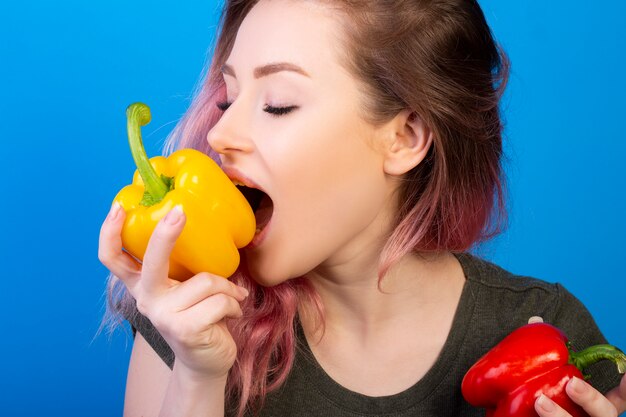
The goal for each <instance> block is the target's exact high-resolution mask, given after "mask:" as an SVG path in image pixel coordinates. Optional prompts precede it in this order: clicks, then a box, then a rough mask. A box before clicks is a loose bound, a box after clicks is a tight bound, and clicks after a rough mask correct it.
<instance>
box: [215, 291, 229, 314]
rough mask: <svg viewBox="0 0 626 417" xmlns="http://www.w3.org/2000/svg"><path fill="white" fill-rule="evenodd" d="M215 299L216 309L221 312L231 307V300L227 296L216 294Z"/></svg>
mask: <svg viewBox="0 0 626 417" xmlns="http://www.w3.org/2000/svg"><path fill="white" fill-rule="evenodd" d="M213 297H214V298H213V303H214V304H215V308H217V309H219V310H221V311H223V310H226V309H227V308H228V306H229V305H230V300H231V298H230V297H229V296H227V295H226V294H223V293H219V294H215V295H214V296H213Z"/></svg>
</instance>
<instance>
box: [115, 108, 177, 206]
mask: <svg viewBox="0 0 626 417" xmlns="http://www.w3.org/2000/svg"><path fill="white" fill-rule="evenodd" d="M126 118H127V130H128V144H129V145H130V152H131V153H132V155H133V160H134V161H135V165H137V170H138V171H139V175H141V179H142V180H143V183H144V187H145V192H144V195H143V199H142V200H141V202H140V203H139V204H141V205H142V206H147V207H149V206H152V205H155V204H157V203H158V202H159V201H161V200H163V197H165V195H166V194H167V193H168V192H170V191H171V190H172V189H173V188H174V182H173V178H171V177H166V176H164V175H161V176H159V174H157V172H156V171H155V169H154V168H153V167H152V165H151V164H150V160H149V159H148V155H147V154H146V149H145V148H144V147H143V142H142V140H141V126H145V125H147V124H148V123H150V119H151V115H150V108H149V107H148V106H146V105H145V104H143V103H133V104H131V105H130V106H128V108H127V109H126Z"/></svg>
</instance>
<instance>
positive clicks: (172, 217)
mask: <svg viewBox="0 0 626 417" xmlns="http://www.w3.org/2000/svg"><path fill="white" fill-rule="evenodd" d="M182 217H183V207H182V206H181V205H180V204H177V205H175V206H174V208H173V209H171V210H170V211H169V213H167V215H166V216H165V217H164V218H163V221H164V222H165V223H167V224H169V225H175V224H176V223H178V221H179V220H180V219H181V218H182Z"/></svg>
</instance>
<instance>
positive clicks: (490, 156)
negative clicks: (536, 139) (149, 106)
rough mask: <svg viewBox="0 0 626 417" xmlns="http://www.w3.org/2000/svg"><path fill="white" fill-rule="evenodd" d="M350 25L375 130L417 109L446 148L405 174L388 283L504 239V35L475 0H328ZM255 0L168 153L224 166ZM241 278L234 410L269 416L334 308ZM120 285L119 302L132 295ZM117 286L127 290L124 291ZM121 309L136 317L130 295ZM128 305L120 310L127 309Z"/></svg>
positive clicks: (235, 18) (232, 9)
mask: <svg viewBox="0 0 626 417" xmlns="http://www.w3.org/2000/svg"><path fill="white" fill-rule="evenodd" d="M324 3H329V4H334V5H337V6H338V8H339V9H340V10H341V11H343V12H344V13H346V14H345V15H349V16H350V19H343V20H342V23H343V24H344V29H345V31H344V33H343V36H344V38H342V41H343V50H344V51H348V53H347V54H345V56H344V59H345V61H344V62H343V64H344V65H345V66H346V68H348V69H349V70H350V71H351V73H352V74H354V75H355V77H356V78H357V79H359V80H361V81H363V85H364V86H365V87H366V88H365V90H364V98H363V103H362V109H363V117H364V119H365V120H368V121H370V122H371V123H372V124H373V125H376V124H379V123H382V122H385V121H387V120H390V118H392V117H393V116H395V115H396V114H397V113H398V112H399V111H401V110H403V109H405V108H410V109H412V110H414V111H415V112H416V113H417V114H419V115H420V116H421V117H422V118H423V119H424V121H425V122H426V123H427V124H428V125H429V126H430V127H431V129H432V131H433V134H434V146H433V147H432V148H431V149H430V151H429V154H428V156H427V158H426V159H425V160H424V161H423V162H422V163H421V164H419V165H418V166H417V167H415V168H414V169H413V170H412V171H411V172H409V173H408V174H407V175H406V176H405V178H404V179H405V181H404V185H403V186H401V188H400V190H399V194H398V196H399V200H398V201H399V211H398V215H397V219H396V227H395V230H394V231H393V233H392V234H391V236H390V237H389V239H388V241H387V244H386V246H385V247H384V249H383V251H382V253H381V257H380V260H379V271H378V276H379V283H380V280H382V279H383V277H384V275H385V274H386V272H387V271H388V270H389V268H390V267H391V266H392V265H393V264H394V263H395V262H397V261H398V260H399V259H400V258H402V257H403V256H404V255H406V254H407V253H409V252H420V251H421V252H439V251H452V252H462V251H466V250H468V249H469V248H471V247H472V245H474V244H476V243H479V242H481V241H484V240H487V239H488V238H490V237H492V236H493V235H495V234H497V233H499V231H500V229H499V227H500V223H501V222H502V220H503V219H504V218H505V214H506V213H505V210H504V189H503V188H504V181H503V180H502V179H501V176H502V169H501V166H500V158H501V154H502V137H501V131H502V124H501V120H500V115H499V110H498V102H499V99H500V97H501V94H502V91H503V89H504V87H505V85H506V80H507V75H508V61H507V59H506V56H505V55H504V53H503V52H502V51H501V50H499V49H498V48H497V46H496V44H495V42H494V40H493V39H492V36H491V32H490V30H489V28H488V26H487V24H486V22H485V20H484V16H483V14H482V11H481V10H480V7H479V6H478V4H477V3H476V2H475V1H473V0H448V1H444V0H440V1H417V0H413V1H409V0H388V1H385V2H380V1H379V0H370V1H366V0H343V1H340V0H337V1H331V0H326V1H324ZM255 4H256V1H255V0H227V1H226V4H225V6H224V10H223V14H222V16H221V20H220V27H221V30H220V34H219V38H218V40H217V44H216V49H215V53H214V55H213V62H212V64H211V65H210V66H209V68H208V74H206V77H203V78H204V81H203V83H202V85H201V86H200V89H199V90H198V91H197V92H196V94H195V98H194V100H193V102H192V104H191V106H190V108H189V110H188V111H187V113H186V114H185V116H184V117H183V118H182V119H181V121H180V122H179V124H178V125H177V126H176V128H175V129H174V131H173V132H172V134H171V135H170V137H169V138H168V141H167V143H166V146H165V153H166V154H168V153H171V152H172V151H173V150H174V149H178V148H194V149H198V150H201V151H203V152H206V153H207V154H209V155H211V156H212V157H213V158H214V159H215V160H216V161H217V162H218V163H219V158H217V155H215V153H214V152H213V151H212V150H211V149H210V148H209V146H208V143H207V140H206V136H207V133H208V132H209V131H210V129H211V128H212V127H213V126H214V125H215V124H216V123H217V121H218V120H219V118H220V116H221V111H220V110H218V109H217V106H216V103H217V102H219V101H222V100H224V98H225V86H224V82H223V79H222V76H221V72H220V69H221V66H222V65H223V63H224V62H225V60H226V58H227V57H228V55H229V53H230V50H231V49H232V45H233V43H234V39H235V36H236V33H237V30H238V28H239V25H240V24H241V22H242V20H243V19H244V18H245V16H246V15H247V13H248V12H249V11H250V9H251V8H252V7H253V6H254V5H255ZM243 264H244V263H243V262H242V267H241V268H240V269H239V270H238V271H237V273H236V274H235V275H234V276H233V277H232V280H233V281H234V282H236V283H237V284H239V285H242V286H244V287H246V288H248V290H249V291H250V296H249V297H248V299H247V300H246V301H245V302H244V303H243V305H242V309H243V311H244V316H243V318H241V319H240V320H236V321H232V322H231V323H230V330H231V332H232V335H233V338H234V339H235V341H236V343H237V346H238V357H237V359H236V362H235V365H234V366H233V368H232V369H231V373H230V376H229V380H228V387H227V395H228V398H227V403H228V404H230V405H233V406H235V405H237V414H238V416H242V415H243V414H244V413H245V412H246V410H247V409H249V408H251V409H255V410H259V409H260V408H261V407H262V404H263V400H264V398H265V396H266V395H267V393H269V392H271V391H272V390H274V389H276V388H277V387H279V386H280V385H281V384H282V383H283V382H284V381H285V379H286V378H287V375H288V373H289V371H290V369H291V367H292V364H293V361H294V358H295V343H296V336H295V325H294V321H295V320H296V317H297V314H298V312H299V311H302V309H303V308H306V309H307V311H312V312H313V313H314V314H317V317H318V318H319V319H320V320H319V323H320V324H321V325H323V318H324V314H323V305H322V302H321V300H320V298H319V296H318V295H317V294H316V292H315V291H314V289H313V287H312V286H311V285H310V283H309V282H308V281H307V280H306V278H304V277H299V278H296V279H292V280H289V281H287V282H284V283H282V284H280V285H277V286H275V287H272V288H264V287H261V286H260V285H258V284H257V283H256V282H255V281H254V280H253V279H251V278H250V277H249V275H248V274H247V272H246V271H245V267H244V266H243ZM119 285H120V284H119V282H116V281H115V280H112V281H111V287H110V290H109V300H110V305H112V306H113V305H117V306H119V304H116V303H115V301H114V300H113V298H114V297H115V296H117V297H118V298H120V289H119ZM116 288H117V289H116ZM122 298H125V299H126V300H127V301H126V302H122V304H121V310H122V311H124V309H126V312H127V313H128V312H129V311H130V310H132V308H131V307H126V308H125V307H124V305H126V306H130V305H131V302H130V301H128V295H125V296H124V297H122ZM119 309H120V308H118V310H119Z"/></svg>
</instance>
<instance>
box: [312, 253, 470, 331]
mask: <svg viewBox="0 0 626 417" xmlns="http://www.w3.org/2000/svg"><path fill="white" fill-rule="evenodd" d="M377 253H379V252H377ZM359 258H360V259H361V262H359V261H358V260H355V259H351V261H350V262H345V263H343V264H335V265H333V266H324V267H321V268H318V269H316V270H315V271H313V272H312V273H311V274H309V275H308V276H309V278H310V280H311V282H312V284H313V285H314V287H315V289H316V290H317V291H318V293H319V295H320V297H321V299H322V302H323V304H324V309H325V322H324V331H323V332H321V331H320V332H317V333H313V334H312V333H310V332H312V331H313V329H314V326H312V327H309V326H308V325H307V323H306V322H303V326H304V327H305V330H307V333H308V334H310V335H311V336H313V337H314V338H315V339H318V338H320V337H321V336H322V335H323V334H325V333H327V332H330V334H333V335H337V334H344V335H345V334H346V333H350V334H351V337H355V338H357V339H360V340H362V341H364V342H366V341H367V340H368V339H370V338H378V337H381V336H382V335H383V334H384V333H385V332H387V331H389V329H397V328H398V326H400V327H402V326H405V325H408V324H409V323H415V322H416V320H418V321H423V320H426V319H428V318H429V317H433V314H438V308H440V306H442V305H449V301H450V300H452V299H453V298H457V299H458V296H460V291H461V289H462V281H463V280H464V279H463V274H462V270H461V269H460V265H459V264H458V261H456V258H454V256H453V255H452V254H450V253H439V254H426V255H416V254H409V255H406V256H405V257H404V258H402V259H401V260H400V261H399V262H398V263H397V264H396V265H394V266H393V267H392V268H391V269H390V270H389V272H388V273H387V275H386V276H385V277H384V278H383V280H382V282H380V285H379V280H378V275H377V271H378V265H377V260H378V258H377V256H367V255H364V256H363V252H361V256H359ZM459 271H460V275H459ZM446 301H448V302H446Z"/></svg>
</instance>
